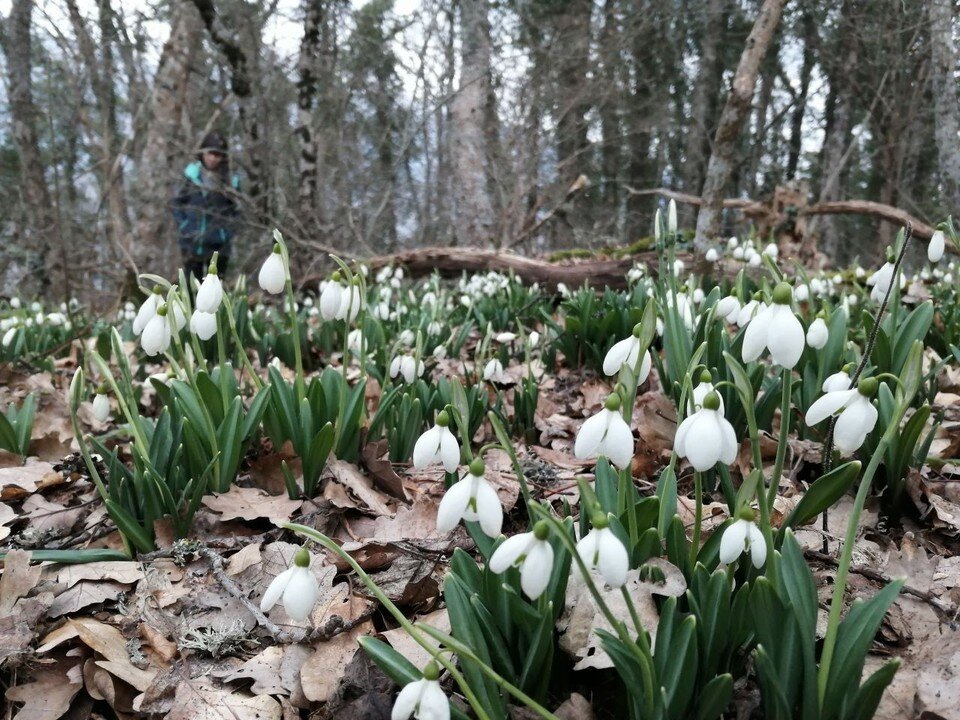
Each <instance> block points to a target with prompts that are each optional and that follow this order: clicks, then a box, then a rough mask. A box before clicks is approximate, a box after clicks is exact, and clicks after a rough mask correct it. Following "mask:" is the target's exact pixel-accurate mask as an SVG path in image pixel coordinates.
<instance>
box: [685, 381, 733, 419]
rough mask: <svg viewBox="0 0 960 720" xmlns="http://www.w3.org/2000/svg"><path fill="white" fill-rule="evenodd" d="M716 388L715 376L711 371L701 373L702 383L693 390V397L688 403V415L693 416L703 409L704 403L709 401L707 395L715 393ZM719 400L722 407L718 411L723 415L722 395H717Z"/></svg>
mask: <svg viewBox="0 0 960 720" xmlns="http://www.w3.org/2000/svg"><path fill="white" fill-rule="evenodd" d="M715 390H716V388H715V387H714V386H713V376H712V375H710V371H709V370H704V371H703V372H702V373H700V382H699V383H698V384H697V386H696V387H695V388H694V389H693V397H691V399H690V400H689V401H688V402H687V407H688V408H689V409H688V410H687V412H688V413H690V414H693V413H695V412H696V411H697V410H699V409H700V408H702V407H703V401H704V400H706V399H707V395H709V394H710V393H712V392H714V391H715ZM717 399H718V400H719V401H720V405H719V406H718V407H717V411H718V412H719V413H720V414H721V415H723V413H724V409H723V398H722V397H720V394H719V393H717Z"/></svg>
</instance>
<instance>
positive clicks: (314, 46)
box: [294, 0, 326, 226]
mask: <svg viewBox="0 0 960 720" xmlns="http://www.w3.org/2000/svg"><path fill="white" fill-rule="evenodd" d="M304 10H305V13H304V19H303V39H302V40H301V41H300V55H299V57H298V58H297V73H298V75H299V77H298V78H297V126H296V129H295V130H294V135H296V136H297V139H298V140H299V142H300V157H299V159H298V165H299V171H300V181H299V185H298V188H297V193H298V201H299V207H300V215H301V219H302V220H303V221H304V222H310V221H311V220H312V221H315V222H316V223H317V224H318V225H320V226H323V225H324V221H325V218H324V217H323V213H322V208H321V207H319V206H318V203H317V185H318V177H317V175H318V167H317V165H318V161H319V158H318V146H317V139H316V137H315V136H314V128H315V124H314V119H313V106H314V99H315V98H316V95H317V80H318V78H317V64H318V61H319V57H320V51H321V44H320V31H321V28H322V27H323V24H324V12H325V10H326V8H325V3H324V0H306V2H305V3H304Z"/></svg>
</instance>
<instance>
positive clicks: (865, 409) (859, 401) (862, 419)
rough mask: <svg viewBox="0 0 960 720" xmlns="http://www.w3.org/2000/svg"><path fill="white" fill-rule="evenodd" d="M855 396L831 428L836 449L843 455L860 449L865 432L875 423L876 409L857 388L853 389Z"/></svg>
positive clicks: (865, 436)
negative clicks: (856, 395)
mask: <svg viewBox="0 0 960 720" xmlns="http://www.w3.org/2000/svg"><path fill="white" fill-rule="evenodd" d="M854 392H856V393H857V394H858V397H857V398H854V400H853V401H852V402H851V403H850V404H849V405H848V406H847V407H846V409H845V410H844V411H843V412H842V413H840V417H838V418H837V423H836V425H834V428H833V439H834V443H835V444H836V446H837V449H838V450H840V452H841V453H842V454H844V455H849V454H850V453H852V452H854V451H856V450H858V449H860V446H861V445H863V442H864V440H866V438H867V433H869V432H870V431H871V430H873V427H874V425H876V423H877V409H876V408H875V407H874V406H873V405H872V404H871V403H870V401H869V400H868V399H867V398H865V397H864V396H863V395H860V394H859V392H860V391H859V390H854Z"/></svg>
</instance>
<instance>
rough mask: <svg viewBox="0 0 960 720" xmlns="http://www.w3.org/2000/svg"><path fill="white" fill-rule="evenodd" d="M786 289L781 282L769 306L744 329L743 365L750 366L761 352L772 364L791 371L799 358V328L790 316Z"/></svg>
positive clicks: (788, 293)
mask: <svg viewBox="0 0 960 720" xmlns="http://www.w3.org/2000/svg"><path fill="white" fill-rule="evenodd" d="M792 298H793V292H792V291H791V289H790V286H789V285H788V284H787V283H785V282H781V283H780V284H778V285H777V286H776V287H775V288H774V289H773V304H772V305H770V306H769V307H766V308H764V309H763V310H761V311H760V312H759V313H757V316H756V317H755V318H754V319H753V320H751V321H750V324H749V325H747V331H746V333H744V336H743V361H744V362H753V361H754V360H756V359H757V358H758V357H760V354H761V353H762V352H763V351H764V349H765V348H769V349H770V356H771V357H772V358H773V361H774V362H775V363H776V364H777V365H779V366H781V367H785V368H792V367H793V366H794V365H796V364H797V361H798V360H799V359H800V356H801V355H802V354H803V341H804V336H803V326H802V325H801V324H800V321H799V320H797V318H796V316H795V315H794V314H793V310H792V309H791V307H790V300H791V299H792Z"/></svg>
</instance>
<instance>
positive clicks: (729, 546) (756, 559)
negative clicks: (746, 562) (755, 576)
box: [720, 512, 767, 570]
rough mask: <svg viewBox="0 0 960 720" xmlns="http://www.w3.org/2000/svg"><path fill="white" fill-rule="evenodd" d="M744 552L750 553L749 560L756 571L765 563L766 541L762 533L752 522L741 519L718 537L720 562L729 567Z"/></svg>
mask: <svg viewBox="0 0 960 720" xmlns="http://www.w3.org/2000/svg"><path fill="white" fill-rule="evenodd" d="M751 517H752V512H751ZM745 552H749V553H750V560H751V561H752V562H753V566H754V567H755V568H756V569H757V570H759V569H760V568H762V567H763V564H764V563H765V562H766V561H767V541H766V540H765V539H764V537H763V533H762V532H760V528H758V527H757V526H756V525H755V524H754V523H753V522H752V520H748V519H746V518H744V517H741V518H740V519H739V520H736V521H735V522H734V523H733V524H731V525H730V526H729V527H728V528H727V529H726V530H724V531H723V535H722V536H721V537H720V562H722V563H724V564H727V565H729V564H730V563H732V562H735V561H736V559H737V558H738V557H740V556H741V555H742V554H743V553H745Z"/></svg>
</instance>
